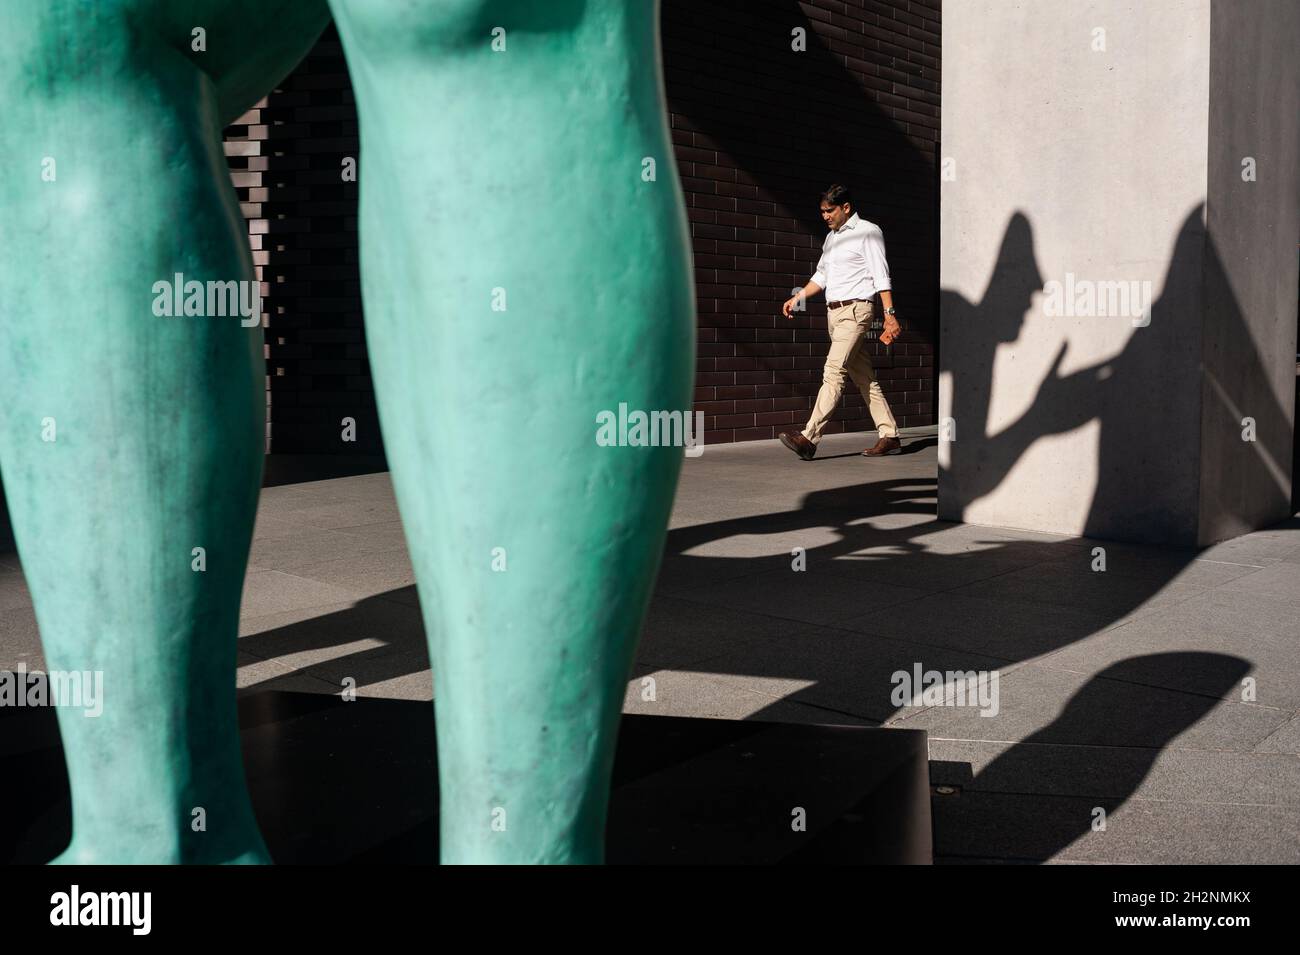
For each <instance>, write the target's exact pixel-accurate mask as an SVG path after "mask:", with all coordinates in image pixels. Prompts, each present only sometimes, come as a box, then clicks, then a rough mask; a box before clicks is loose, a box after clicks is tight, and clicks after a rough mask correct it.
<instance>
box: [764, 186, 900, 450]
mask: <svg viewBox="0 0 1300 955" xmlns="http://www.w3.org/2000/svg"><path fill="white" fill-rule="evenodd" d="M821 214H822V219H823V221H825V223H826V225H827V226H828V227H829V228H830V230H831V231H830V234H829V235H827V236H826V241H825V242H823V243H822V256H821V259H820V260H819V261H818V262H817V271H816V272H815V273H813V277H812V281H810V282H809V283H808V284H807V285H805V286H804V287H803V288H802V289H800V290H799V291H798V292H797V293H796V294H795V295H794V296H793V297H791V298H789V299H787V300H786V302H785V304H783V305H782V306H781V312H782V314H784V315H785V317H786V318H791V317H792V316H793V314H794V312H795V310H796V309H799V310H802V308H801V306H800V304H799V303H800V301H801V300H802V299H806V298H807V297H808V296H810V295H816V294H817V293H818V292H820V291H822V290H823V289H825V290H826V306H827V308H826V317H827V321H826V324H827V330H828V331H829V332H830V336H831V349H830V353H829V354H827V356H826V365H825V368H824V370H823V373H822V387H821V390H820V391H819V392H818V393H817V403H816V404H815V405H814V406H813V411H812V417H811V418H809V419H808V426H807V427H806V428H804V429H803V431H802V432H800V431H793V432H785V433H783V434H782V435H781V442H782V443H783V444H784V445H785V446H786V447H787V448H789V449H790V450H791V451H793V452H794V453H795V454H797V455H799V457H801V458H803V459H804V460H805V461H811V460H812V458H813V455H815V454H816V453H817V443H818V442H819V441H820V440H821V436H822V431H823V430H824V429H825V427H826V422H827V421H829V420H830V416H831V413H832V412H833V411H834V410H835V406H836V405H837V404H839V401H840V395H841V394H842V393H843V391H844V376H845V374H846V373H847V374H848V376H849V377H850V378H852V379H853V382H854V384H856V385H857V386H858V388H859V389H860V390H861V391H862V396H863V397H864V398H866V399H867V408H868V409H869V410H870V412H871V419H872V421H874V422H875V424H876V432H877V434H879V436H880V440H878V441H877V442H876V443H875V445H874V446H872V447H870V448H867V449H866V450H865V451H863V452H862V453H863V454H865V455H867V456H868V457H878V456H880V455H882V454H892V453H894V452H896V451H898V449H899V448H900V447H901V445H900V444H899V441H898V425H897V424H896V423H895V421H894V415H893V412H891V411H890V410H889V402H888V401H886V400H885V395H884V392H882V391H881V390H880V383H879V382H878V381H876V374H875V371H874V370H872V367H871V359H870V358H868V357H867V353H866V349H865V348H864V347H863V342H864V340H865V339H866V336H867V331H868V329H869V328H870V327H871V317H872V310H873V308H874V303H873V301H872V299H873V297H874V296H875V295H876V293H877V292H879V293H880V300H881V302H883V303H884V306H885V323H884V326H885V327H884V331H882V332H881V333H880V343H881V344H882V345H888V344H889V343H890V342H892V341H893V340H894V339H895V338H897V337H898V335H899V332H900V331H901V330H900V328H899V327H898V320H897V318H896V317H895V315H894V306H893V301H892V294H891V291H890V285H889V264H888V263H887V262H886V261H885V236H884V233H882V232H881V231H880V227H879V226H877V225H876V224H875V223H873V222H868V221H867V220H866V219H862V218H859V217H858V214H857V212H856V211H854V208H853V197H852V196H851V195H850V194H849V190H848V189H847V188H846V187H845V186H840V185H835V186H831V187H830V188H829V189H827V190H826V191H825V192H824V193H822V196H821Z"/></svg>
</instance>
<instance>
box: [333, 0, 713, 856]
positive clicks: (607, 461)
mask: <svg viewBox="0 0 1300 955" xmlns="http://www.w3.org/2000/svg"><path fill="white" fill-rule="evenodd" d="M334 12H335V17H336V19H337V21H338V23H339V28H340V31H341V33H342V36H343V40H344V46H345V51H346V53H347V56H348V62H349V68H350V70H351V73H352V78H353V83H354V86H355V89H356V91H357V96H358V103H359V106H360V113H361V133H362V155H361V193H362V198H361V204H362V221H361V254H362V267H363V279H362V281H363V292H364V296H365V305H366V336H367V341H368V343H369V350H370V355H371V363H372V366H373V368H374V372H375V383H376V388H377V391H378V401H379V411H380V417H381V420H382V423H383V429H384V444H385V448H386V450H387V454H388V459H389V462H390V466H391V469H392V474H393V481H394V485H395V489H396V493H397V499H398V504H399V506H400V508H401V513H402V522H403V526H404V528H405V531H406V537H407V540H408V542H409V544H410V547H411V552H412V557H413V561H414V565H415V570H416V576H417V579H418V582H419V589H420V597H421V604H422V607H423V613H424V618H425V624H426V627H427V630H428V634H429V645H430V656H431V660H432V665H433V672H434V681H435V695H436V718H437V737H438V749H439V776H440V779H441V808H440V813H441V845H442V858H443V861H445V862H556V863H559V862H598V861H600V860H601V859H602V852H603V830H604V821H605V807H606V801H607V796H608V788H609V775H610V767H611V764H612V759H613V750H614V743H615V736H616V732H617V725H618V719H619V713H620V709H621V704H622V699H623V693H624V687H625V684H626V681H627V679H628V678H629V676H630V668H631V663H632V659H633V653H634V649H635V645H636V640H637V636H638V632H639V627H640V623H641V619H642V615H643V613H644V610H645V607H646V603H647V600H648V597H649V593H650V588H651V587H652V585H653V582H654V577H655V573H656V570H657V567H658V561H659V556H660V551H661V548H662V544H663V539H664V531H665V527H666V524H667V520H668V515H669V511H670V508H671V504H672V498H673V493H674V490H675V487H676V481H677V474H678V470H679V467H680V464H681V458H682V449H681V447H680V446H677V447H632V446H621V447H610V446H602V444H600V443H598V442H597V420H598V416H599V415H600V414H601V412H609V413H611V414H615V415H616V414H617V413H618V410H619V405H620V403H626V405H627V408H628V409H629V410H630V411H637V410H641V411H644V412H646V413H649V412H651V411H655V410H663V411H672V410H676V411H678V412H680V413H685V412H686V411H688V410H689V408H690V399H691V381H692V377H693V341H694V292H693V286H692V282H691V259H690V251H689V244H688V235H687V231H686V222H685V215H684V212H683V202H682V195H681V190H680V185H679V183H678V181H677V178H676V168H675V165H674V161H673V154H672V150H671V146H670V142H669V138H668V130H667V122H666V115H665V109H664V101H663V96H662V83H661V78H660V69H659V57H658V4H657V3H652V2H647V0H564V2H555V3H547V4H543V3H531V2H526V0H498V2H493V0H470V2H465V0H459V2H446V3H439V2H425V3H420V4H412V3H396V2H391V0H388V2H385V0H378V2H375V0H335V3H334Z"/></svg>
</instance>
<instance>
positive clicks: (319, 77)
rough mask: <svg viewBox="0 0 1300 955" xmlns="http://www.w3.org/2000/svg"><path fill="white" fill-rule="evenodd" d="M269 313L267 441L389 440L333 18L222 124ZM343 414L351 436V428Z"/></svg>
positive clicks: (313, 446) (272, 447)
mask: <svg viewBox="0 0 1300 955" xmlns="http://www.w3.org/2000/svg"><path fill="white" fill-rule="evenodd" d="M226 153H227V157H228V160H229V162H230V165H231V171H232V174H233V176H234V181H235V187H236V191H237V192H238V193H239V198H240V202H241V205H242V207H243V211H244V217H245V218H246V219H247V220H248V224H249V239H250V241H251V242H252V246H253V259H254V264H255V265H256V266H257V269H258V278H259V279H260V280H261V282H262V293H263V296H264V299H263V308H264V310H265V313H266V315H265V319H264V321H265V324H266V358H267V369H266V370H267V399H268V409H267V449H268V451H273V452H276V453H280V454H284V453H289V454H293V453H305V452H310V453H318V454H330V453H342V454H347V453H357V454H375V453H379V452H380V451H381V450H382V445H381V441H380V436H379V424H378V419H377V416H376V411H375V397H374V390H373V387H372V385H371V381H370V366H369V362H368V361H367V358H366V345H365V337H364V334H363V332H362V312H361V288H360V273H359V270H358V264H357V263H358V246H357V195H358V189H357V183H356V182H355V181H345V180H344V178H343V160H344V159H345V158H347V157H352V158H353V159H356V160H357V162H358V168H359V162H360V144H359V141H358V135H357V113H356V105H355V103H354V100H353V96H352V86H351V83H350V81H349V79H348V72H347V65H346V63H345V62H344V59H343V49H342V46H341V45H340V43H339V39H338V35H337V33H336V32H335V31H334V28H333V27H331V28H330V29H329V30H328V32H327V33H326V34H325V36H324V37H322V38H321V41H320V42H319V43H317V44H316V46H315V48H313V50H312V52H311V54H310V55H309V56H308V57H307V58H306V59H305V60H304V61H303V62H302V63H301V64H300V65H299V66H298V68H297V69H296V70H294V72H293V73H292V74H291V75H290V76H289V77H288V78H286V79H285V81H284V82H283V83H282V84H281V85H280V86H279V88H277V89H276V90H274V91H273V92H271V93H270V94H269V95H268V96H267V97H266V98H265V99H264V100H263V101H262V102H261V103H259V104H258V105H257V106H256V107H255V108H254V109H252V110H250V111H249V113H247V114H245V115H244V116H242V117H240V119H239V120H238V121H237V122H236V123H235V124H234V125H232V126H231V127H230V128H229V129H228V130H227V131H226ZM345 418H352V419H353V420H354V421H355V429H354V432H355V440H353V441H345V440H344V424H343V421H344V419H345Z"/></svg>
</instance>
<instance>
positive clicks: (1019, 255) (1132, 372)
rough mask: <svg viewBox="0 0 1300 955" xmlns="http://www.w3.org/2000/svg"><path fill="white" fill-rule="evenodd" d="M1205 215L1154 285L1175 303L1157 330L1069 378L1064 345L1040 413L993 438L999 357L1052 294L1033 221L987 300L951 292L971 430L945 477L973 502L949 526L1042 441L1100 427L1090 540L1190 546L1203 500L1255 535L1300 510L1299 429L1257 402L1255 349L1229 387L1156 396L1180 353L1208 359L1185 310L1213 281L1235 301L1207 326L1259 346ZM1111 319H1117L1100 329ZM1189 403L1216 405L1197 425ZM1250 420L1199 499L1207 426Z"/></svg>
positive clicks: (956, 493) (947, 302) (1019, 227)
mask: <svg viewBox="0 0 1300 955" xmlns="http://www.w3.org/2000/svg"><path fill="white" fill-rule="evenodd" d="M1202 215H1203V208H1202V207H1198V208H1197V209H1194V210H1193V211H1192V212H1191V213H1190V214H1189V215H1188V216H1187V217H1186V219H1185V220H1184V222H1183V225H1182V227H1181V229H1180V231H1179V233H1178V235H1177V236H1176V237H1175V241H1174V244H1173V255H1172V258H1171V260H1170V262H1169V266H1168V269H1167V271H1166V275H1165V277H1164V282H1163V283H1162V284H1161V285H1159V286H1157V287H1158V288H1163V289H1165V290H1166V292H1165V294H1164V295H1162V296H1161V298H1159V299H1157V300H1156V301H1155V302H1154V303H1153V304H1152V308H1151V322H1150V325H1149V326H1147V327H1143V328H1137V329H1134V331H1133V333H1132V335H1131V336H1130V337H1129V339H1128V341H1127V343H1126V345H1125V347H1124V348H1123V350H1122V351H1121V352H1120V353H1119V354H1118V355H1116V356H1115V357H1113V358H1109V359H1106V360H1105V361H1102V362H1099V363H1097V364H1095V365H1092V366H1090V367H1087V368H1084V369H1081V370H1079V371H1075V372H1072V373H1070V374H1068V375H1061V374H1060V371H1059V369H1060V368H1061V365H1062V363H1063V361H1064V359H1065V356H1066V349H1067V346H1066V345H1065V344H1062V346H1061V349H1060V351H1059V352H1058V353H1057V355H1056V360H1055V361H1054V362H1053V365H1052V368H1051V370H1050V371H1049V372H1048V374H1047V376H1046V377H1045V378H1044V379H1043V381H1042V382H1041V383H1040V384H1039V386H1038V392H1037V394H1036V395H1035V398H1034V400H1033V403H1032V404H1031V406H1030V407H1029V409H1028V410H1027V411H1026V412H1025V413H1024V414H1023V415H1022V416H1021V417H1020V418H1019V419H1018V420H1017V421H1015V422H1014V423H1013V424H1011V425H1009V426H1007V427H1006V428H1003V429H1002V430H1001V431H999V432H998V433H996V434H988V433H984V429H985V428H986V427H987V421H988V413H989V405H990V402H991V399H992V394H993V388H994V386H995V382H994V380H993V362H994V356H995V353H996V352H997V350H998V348H999V347H1000V346H1002V345H1006V344H1009V343H1012V342H1015V341H1016V339H1017V338H1019V337H1020V334H1021V331H1022V328H1023V326H1024V322H1025V319H1026V316H1027V315H1028V313H1029V311H1030V309H1031V306H1032V298H1033V295H1034V293H1035V292H1039V291H1041V290H1042V288H1043V283H1044V278H1043V276H1042V275H1041V274H1040V273H1039V269H1038V266H1037V262H1036V256H1035V254H1034V248H1033V232H1032V227H1031V225H1030V223H1029V220H1028V219H1027V218H1026V217H1025V216H1024V215H1022V214H1020V213H1017V214H1016V215H1015V216H1013V217H1012V219H1011V220H1010V222H1009V223H1008V226H1007V229H1006V233H1005V234H1004V237H1003V241H1002V246H1001V250H1000V252H999V255H998V260H997V262H996V263H995V265H994V268H993V273H992V276H991V277H990V280H989V284H988V287H987V291H986V293H985V295H984V298H983V300H982V301H981V302H979V303H972V302H969V301H967V300H966V299H965V298H963V297H962V296H961V295H959V294H957V293H955V292H951V291H945V292H944V293H943V297H944V301H943V310H944V315H945V322H946V327H947V329H948V334H949V337H950V339H951V340H950V341H948V342H947V343H946V345H947V347H948V348H950V349H952V350H953V353H958V352H960V353H961V354H962V355H963V359H962V361H961V362H960V363H957V364H956V365H955V367H954V370H953V376H954V377H953V403H954V407H953V413H954V416H955V417H956V418H957V419H958V420H959V421H960V422H961V425H959V427H960V428H961V429H962V433H961V434H960V435H959V437H958V440H956V441H954V442H952V444H951V445H950V446H949V447H950V454H951V456H952V460H953V461H954V463H956V462H958V461H960V465H959V466H955V467H953V468H952V469H950V470H949V471H948V472H947V473H943V474H942V475H941V478H940V487H941V490H942V493H944V494H946V495H950V496H951V498H952V499H954V500H955V501H957V502H965V504H966V506H965V507H959V508H957V509H956V511H955V512H954V511H953V510H952V509H950V508H948V507H944V508H941V512H943V513H944V514H945V516H951V517H953V518H954V519H958V520H963V519H966V517H967V511H968V509H969V505H970V503H973V502H975V501H978V500H979V499H980V498H982V497H985V496H987V495H988V494H990V493H992V492H993V491H994V490H995V489H996V488H997V487H998V486H999V485H1000V484H1001V482H1002V480H1003V478H1004V477H1005V476H1006V475H1007V474H1008V473H1009V472H1010V471H1011V469H1012V468H1014V467H1015V465H1016V464H1017V462H1018V461H1019V460H1020V458H1021V456H1022V455H1023V454H1024V453H1025V452H1026V451H1027V450H1028V449H1029V447H1030V446H1031V445H1032V444H1033V443H1034V442H1035V441H1037V440H1039V439H1040V438H1043V437H1047V436H1050V435H1057V434H1062V433H1064V432H1067V431H1072V430H1074V429H1076V428H1079V427H1082V426H1084V425H1086V424H1089V423H1090V422H1094V421H1095V422H1097V423H1098V424H1099V425H1100V432H1101V433H1100V437H1099V440H1098V450H1097V486H1096V489H1095V491H1094V492H1093V497H1092V501H1091V504H1090V506H1089V507H1088V514H1087V519H1086V521H1085V524H1084V528H1083V533H1084V534H1085V535H1088V536H1094V537H1099V538H1106V539H1110V540H1128V541H1139V542H1143V541H1145V542H1152V543H1168V542H1177V543H1180V544H1183V545H1186V546H1193V545H1194V544H1195V543H1196V535H1197V525H1196V523H1195V518H1194V517H1193V520H1192V521H1191V522H1189V521H1188V519H1187V517H1188V511H1187V502H1188V501H1191V502H1193V504H1195V502H1196V501H1197V500H1198V494H1207V493H1208V494H1212V495H1213V496H1214V505H1213V507H1214V510H1215V511H1217V512H1219V513H1224V512H1227V513H1229V514H1231V515H1232V516H1231V518H1229V521H1230V522H1231V523H1232V524H1234V525H1235V526H1237V527H1238V528H1239V530H1238V531H1237V532H1238V533H1243V532H1245V531H1246V530H1249V529H1251V528H1252V527H1254V526H1256V524H1257V520H1256V519H1257V517H1258V515H1259V514H1260V513H1261V511H1263V512H1265V513H1267V512H1269V511H1271V512H1273V513H1290V510H1289V502H1290V498H1291V496H1292V494H1293V490H1292V485H1293V484H1294V477H1295V476H1294V474H1292V477H1291V481H1289V482H1288V481H1286V480H1285V478H1284V475H1285V474H1286V472H1287V469H1288V467H1289V464H1288V462H1289V461H1290V460H1291V457H1292V441H1293V423H1292V419H1291V416H1290V414H1289V413H1288V412H1287V411H1286V410H1284V409H1283V408H1282V406H1281V405H1280V404H1278V403H1277V401H1276V400H1271V401H1268V402H1267V403H1264V404H1261V403H1260V402H1259V401H1258V399H1256V398H1248V397H1247V396H1248V395H1249V394H1253V393H1255V392H1257V391H1258V388H1256V387H1250V386H1251V385H1254V384H1256V383H1258V382H1259V381H1261V380H1267V376H1266V373H1265V368H1264V362H1263V360H1262V359H1261V357H1260V355H1259V353H1258V351H1257V350H1256V349H1255V348H1254V346H1253V344H1249V345H1247V346H1246V347H1245V348H1244V349H1243V350H1244V351H1245V353H1246V354H1247V360H1246V361H1245V362H1244V363H1243V365H1242V367H1241V368H1240V369H1239V374H1237V375H1235V376H1233V377H1231V378H1225V379H1222V380H1214V381H1212V382H1210V383H1209V386H1208V387H1203V383H1202V381H1201V380H1197V379H1196V378H1195V377H1193V376H1192V375H1190V374H1189V375H1188V378H1189V379H1191V380H1190V382H1189V387H1188V388H1186V389H1184V388H1178V389H1174V392H1175V393H1172V394H1166V393H1162V392H1161V390H1160V388H1159V383H1160V382H1162V381H1164V380H1166V379H1167V377H1168V373H1167V372H1166V371H1165V370H1164V368H1163V366H1164V365H1165V363H1166V362H1167V361H1168V358H1169V356H1170V355H1173V354H1176V353H1179V352H1184V353H1185V352H1187V351H1188V350H1189V342H1190V346H1191V350H1192V351H1195V350H1196V349H1199V348H1200V334H1199V331H1198V330H1196V329H1194V328H1192V329H1189V323H1188V322H1187V321H1186V320H1185V319H1184V317H1183V314H1184V309H1187V308H1197V307H1206V306H1203V305H1200V303H1198V302H1197V301H1184V300H1183V298H1182V296H1184V295H1185V294H1186V291H1187V290H1191V289H1198V288H1200V287H1201V283H1202V281H1204V283H1205V285H1206V286H1212V287H1217V288H1220V289H1223V290H1224V292H1225V293H1226V294H1225V297H1226V300H1227V307H1226V308H1224V309H1222V310H1221V311H1219V312H1218V313H1217V314H1210V315H1207V316H1206V319H1205V320H1206V321H1213V322H1215V323H1218V324H1221V325H1223V326H1226V328H1227V329H1228V335H1229V338H1230V339H1231V340H1234V341H1237V342H1240V343H1250V342H1252V338H1251V335H1250V330H1249V328H1248V327H1247V325H1246V322H1245V321H1244V319H1243V317H1242V312H1241V307H1240V305H1239V303H1238V302H1237V301H1236V298H1235V297H1234V296H1232V294H1231V290H1230V286H1229V285H1228V282H1227V277H1226V274H1225V271H1224V268H1223V263H1222V260H1221V259H1220V257H1219V255H1218V253H1217V251H1216V249H1215V245H1214V241H1213V236H1211V235H1207V234H1206V230H1205V227H1204V226H1203V225H1202ZM1108 320H1113V319H1105V318H1103V319H1099V321H1108ZM1189 333H1190V334H1189ZM1197 358H1199V353H1197V355H1196V356H1195V358H1193V359H1192V360H1186V358H1185V356H1180V362H1182V361H1186V362H1187V365H1188V367H1189V368H1192V369H1194V368H1196V367H1198V364H1199V363H1198V362H1196V359H1197ZM1207 375H1208V372H1206V373H1203V376H1207ZM1207 380H1208V379H1207ZM1189 392H1191V393H1196V394H1197V395H1198V397H1200V398H1201V399H1202V400H1203V401H1205V402H1206V403H1207V406H1206V409H1205V413H1204V414H1203V415H1202V416H1201V417H1199V418H1197V419H1196V420H1192V421H1189V420H1187V416H1186V413H1185V409H1183V408H1182V407H1178V406H1177V403H1178V402H1179V401H1180V400H1182V397H1183V396H1184V395H1186V394H1187V393H1189ZM1202 392H1203V393H1202ZM1244 415H1249V416H1251V417H1253V418H1254V419H1255V426H1256V440H1255V441H1253V442H1247V441H1241V442H1237V443H1236V447H1235V448H1232V451H1233V452H1234V453H1233V457H1232V460H1231V461H1230V462H1228V468H1227V470H1228V471H1229V472H1231V473H1232V474H1233V476H1234V480H1233V481H1232V482H1230V483H1228V484H1226V485H1223V486H1216V487H1214V488H1211V489H1208V490H1207V489H1204V488H1201V487H1200V486H1199V485H1198V477H1197V473H1196V466H1197V464H1198V462H1199V454H1200V450H1201V447H1202V445H1201V443H1200V442H1201V439H1202V435H1201V422H1202V421H1203V420H1205V421H1211V422H1213V423H1214V426H1215V430H1216V431H1223V430H1225V429H1226V430H1227V431H1229V432H1231V434H1232V435H1237V434H1239V433H1240V432H1241V429H1242V423H1241V419H1242V417H1243V416H1244ZM971 423H974V425H975V427H977V428H979V429H980V432H981V433H978V434H976V435H975V436H973V438H972V436H971V435H970V434H969V432H968V430H966V429H968V428H969V427H970V426H971ZM1184 441H1186V442H1188V445H1187V448H1186V449H1185V448H1184V447H1181V446H1180V445H1181V443H1182V442H1184ZM1227 446H1228V447H1231V445H1227ZM1189 453H1190V457H1188V456H1187V455H1188V454H1189ZM1180 455H1181V456H1180ZM1135 477H1136V478H1137V479H1138V480H1136V481H1135ZM1259 487H1268V488H1269V489H1270V492H1271V498H1270V499H1268V500H1262V501H1261V500H1258V499H1257V494H1255V493H1252V489H1255V488H1259ZM1224 536H1226V535H1224Z"/></svg>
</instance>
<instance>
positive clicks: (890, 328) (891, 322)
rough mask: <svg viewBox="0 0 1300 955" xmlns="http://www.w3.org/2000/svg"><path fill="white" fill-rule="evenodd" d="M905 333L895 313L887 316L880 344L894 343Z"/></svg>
mask: <svg viewBox="0 0 1300 955" xmlns="http://www.w3.org/2000/svg"><path fill="white" fill-rule="evenodd" d="M901 334H903V329H902V327H901V326H899V324H898V319H897V318H895V317H894V316H893V315H886V316H885V327H884V330H883V331H881V333H880V344H882V345H892V344H893V342H894V339H895V338H897V337H898V336H899V335H901Z"/></svg>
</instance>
